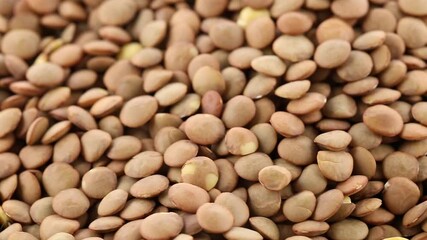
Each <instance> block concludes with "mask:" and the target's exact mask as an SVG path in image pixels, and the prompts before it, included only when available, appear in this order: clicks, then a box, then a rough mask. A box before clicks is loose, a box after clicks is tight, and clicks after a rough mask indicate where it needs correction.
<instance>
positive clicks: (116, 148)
mask: <svg viewBox="0 0 427 240" xmlns="http://www.w3.org/2000/svg"><path fill="white" fill-rule="evenodd" d="M141 147H142V145H141V141H140V140H139V139H138V138H136V137H133V136H126V135H125V136H120V137H117V138H114V139H113V141H112V143H111V147H110V150H109V151H108V152H107V157H108V158H110V159H114V160H127V159H129V158H131V157H133V156H135V155H136V154H137V153H139V151H140V150H141Z"/></svg>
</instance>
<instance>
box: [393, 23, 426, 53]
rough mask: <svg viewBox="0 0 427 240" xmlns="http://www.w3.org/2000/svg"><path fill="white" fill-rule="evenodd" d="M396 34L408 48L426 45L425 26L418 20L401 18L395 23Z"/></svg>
mask: <svg viewBox="0 0 427 240" xmlns="http://www.w3.org/2000/svg"><path fill="white" fill-rule="evenodd" d="M396 32H397V34H398V35H399V36H400V37H401V38H402V39H403V41H404V42H405V44H406V46H407V47H409V48H418V47H422V46H424V45H425V44H426V41H427V40H426V37H427V26H426V25H425V23H423V22H422V21H421V20H420V19H418V18H414V17H404V18H401V19H400V20H399V22H398V23H397V30H396Z"/></svg>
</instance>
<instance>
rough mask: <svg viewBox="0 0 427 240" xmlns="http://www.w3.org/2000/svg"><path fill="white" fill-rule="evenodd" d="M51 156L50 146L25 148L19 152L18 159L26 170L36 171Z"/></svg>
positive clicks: (51, 149)
mask: <svg viewBox="0 0 427 240" xmlns="http://www.w3.org/2000/svg"><path fill="white" fill-rule="evenodd" d="M52 154H53V148H52V146H50V145H34V146H25V147H24V148H22V149H21V151H20V152H19V158H20V159H21V161H22V165H23V166H24V167H25V168H26V169H36V168H39V167H41V166H43V165H44V164H46V163H47V162H48V161H49V160H50V158H51V157H52Z"/></svg>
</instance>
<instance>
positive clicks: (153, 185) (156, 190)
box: [130, 175, 169, 198]
mask: <svg viewBox="0 0 427 240" xmlns="http://www.w3.org/2000/svg"><path fill="white" fill-rule="evenodd" d="M168 186H169V180H168V178H167V177H165V176H162V175H151V176H148V177H145V178H143V179H141V180H139V181H138V182H136V183H135V184H134V185H132V187H131V188H130V194H131V195H132V196H134V197H137V198H151V197H155V196H157V195H159V194H160V193H161V192H163V191H165V190H166V189H167V188H168Z"/></svg>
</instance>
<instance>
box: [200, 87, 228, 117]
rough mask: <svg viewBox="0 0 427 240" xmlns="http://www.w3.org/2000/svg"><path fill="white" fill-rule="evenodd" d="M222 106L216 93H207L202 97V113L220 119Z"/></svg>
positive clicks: (220, 99) (220, 98) (221, 101)
mask: <svg viewBox="0 0 427 240" xmlns="http://www.w3.org/2000/svg"><path fill="white" fill-rule="evenodd" d="M223 107H224V104H223V100H222V97H221V95H220V94H219V93H218V92H217V91H207V92H206V93H205V94H203V97H202V112H203V113H208V114H212V115H214V116H216V117H220V116H221V114H222V110H223Z"/></svg>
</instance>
